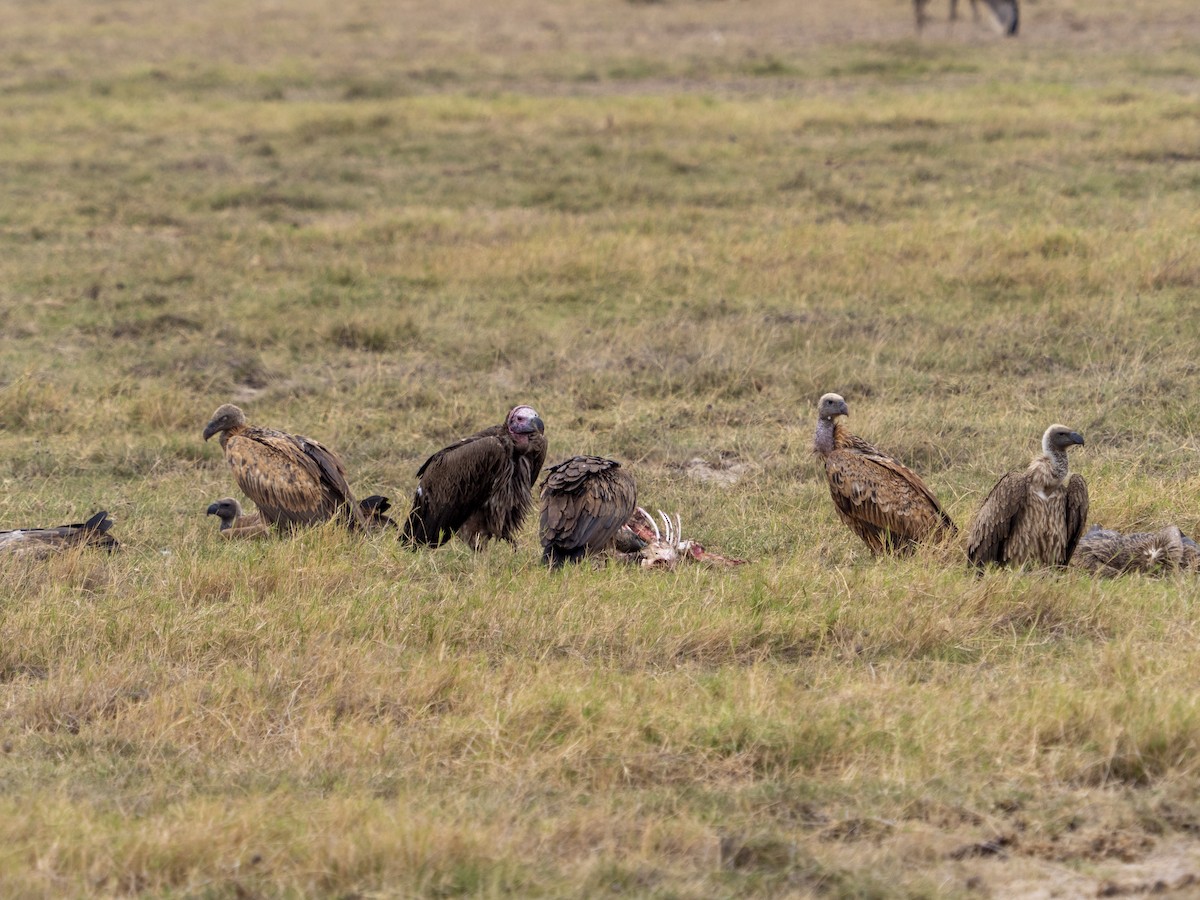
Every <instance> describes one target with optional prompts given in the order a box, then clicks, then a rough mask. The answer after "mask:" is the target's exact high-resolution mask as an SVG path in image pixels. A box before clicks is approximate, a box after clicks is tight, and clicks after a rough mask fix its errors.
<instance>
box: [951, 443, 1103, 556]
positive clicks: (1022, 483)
mask: <svg viewBox="0 0 1200 900" xmlns="http://www.w3.org/2000/svg"><path fill="white" fill-rule="evenodd" d="M1076 444H1079V445H1080V446H1083V437H1082V435H1080V434H1079V432H1077V431H1072V430H1071V429H1070V428H1067V427H1066V426H1065V425H1051V426H1050V427H1049V428H1047V429H1046V433H1045V434H1044V435H1043V436H1042V453H1041V455H1040V456H1038V457H1036V458H1035V459H1034V460H1033V462H1031V463H1030V464H1029V468H1027V469H1025V470H1024V471H1017V472H1009V473H1008V474H1007V475H1005V476H1004V477H1003V478H1001V479H1000V480H999V481H998V482H996V486H995V487H994V488H992V491H991V493H990V494H988V495H987V499H986V500H984V501H983V505H982V506H980V507H979V514H978V515H976V517H975V523H974V524H973V525H972V526H971V533H970V535H969V536H968V537H967V558H968V559H969V560H970V561H971V562H972V563H974V564H975V565H977V566H984V565H987V564H988V563H997V564H999V565H1002V566H1003V565H1007V564H1009V563H1015V564H1017V565H1021V564H1022V563H1034V564H1035V565H1043V566H1065V565H1066V564H1067V563H1068V562H1070V561H1071V554H1072V553H1073V552H1074V551H1075V545H1076V544H1078V543H1079V538H1080V537H1081V536H1082V535H1083V526H1084V523H1085V522H1086V521H1087V511H1088V493H1087V484H1086V482H1084V480H1083V478H1081V477H1080V476H1078V475H1071V474H1070V473H1069V472H1068V471H1067V448H1068V447H1072V446H1074V445H1076Z"/></svg>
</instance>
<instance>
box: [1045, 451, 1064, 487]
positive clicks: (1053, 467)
mask: <svg viewBox="0 0 1200 900" xmlns="http://www.w3.org/2000/svg"><path fill="white" fill-rule="evenodd" d="M1046 458H1047V459H1048V460H1050V471H1052V472H1053V473H1054V477H1055V478H1057V479H1058V480H1059V481H1065V480H1066V477H1067V451H1066V450H1061V449H1054V450H1047V451H1046Z"/></svg>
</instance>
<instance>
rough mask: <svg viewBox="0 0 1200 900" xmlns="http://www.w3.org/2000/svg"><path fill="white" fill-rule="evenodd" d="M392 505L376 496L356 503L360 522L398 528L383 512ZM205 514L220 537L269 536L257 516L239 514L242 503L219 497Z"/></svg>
mask: <svg viewBox="0 0 1200 900" xmlns="http://www.w3.org/2000/svg"><path fill="white" fill-rule="evenodd" d="M391 506H392V503H391V501H390V500H388V498H387V497H381V496H379V495H378V494H376V495H374V496H371V497H367V498H366V499H365V500H360V501H359V502H358V511H359V512H360V513H361V514H362V517H363V522H364V523H365V525H366V527H367V528H368V529H371V530H374V529H378V528H389V527H390V528H398V527H399V526H398V525H397V524H396V523H395V521H393V520H392V519H391V518H390V517H389V516H387V515H385V513H386V512H387V511H388V510H389V509H390V508H391ZM207 512H208V515H210V516H216V517H217V519H218V520H219V521H220V523H221V527H220V529H219V531H218V533H219V534H220V535H221V537H223V538H229V539H233V538H259V537H266V536H267V535H268V534H270V533H271V528H270V526H269V525H267V523H266V522H264V521H263V518H262V516H261V515H260V514H259V513H256V512H255V513H250V514H248V515H247V514H246V513H243V512H242V504H240V503H238V502H237V500H235V499H234V498H233V497H222V498H221V499H220V500H214V501H213V502H212V503H210V504H209V507H208V511H207Z"/></svg>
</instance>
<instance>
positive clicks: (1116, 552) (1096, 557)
mask: <svg viewBox="0 0 1200 900" xmlns="http://www.w3.org/2000/svg"><path fill="white" fill-rule="evenodd" d="M1071 565H1072V566H1078V567H1080V568H1082V569H1086V570H1087V571H1089V572H1091V573H1093V574H1095V575H1107V576H1114V575H1123V574H1125V573H1126V572H1144V573H1146V574H1150V575H1158V574H1163V573H1167V572H1173V571H1177V570H1179V569H1186V570H1188V571H1193V572H1194V571H1196V570H1197V569H1198V568H1200V548H1198V547H1197V546H1196V542H1195V541H1193V540H1192V539H1191V538H1190V537H1188V536H1187V535H1185V534H1184V533H1183V532H1181V531H1180V530H1179V527H1178V526H1177V525H1168V526H1167V527H1166V528H1160V529H1159V530H1158V531H1138V532H1134V533H1132V534H1122V533H1121V532H1119V531H1113V530H1112V529H1110V528H1101V527H1100V526H1099V525H1093V526H1092V527H1091V528H1089V529H1088V530H1087V534H1085V535H1084V536H1083V537H1081V538H1080V539H1079V544H1078V545H1077V546H1076V547H1075V553H1074V554H1073V555H1072V556H1071Z"/></svg>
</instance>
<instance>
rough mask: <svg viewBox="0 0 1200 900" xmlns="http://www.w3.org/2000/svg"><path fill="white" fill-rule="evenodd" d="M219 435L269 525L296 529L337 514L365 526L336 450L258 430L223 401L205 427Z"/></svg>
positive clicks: (232, 465)
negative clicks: (223, 403)
mask: <svg viewBox="0 0 1200 900" xmlns="http://www.w3.org/2000/svg"><path fill="white" fill-rule="evenodd" d="M214 434H220V435H221V449H222V450H224V451H225V459H226V461H227V462H228V463H229V466H230V468H231V469H233V475H234V478H235V479H236V480H237V483H238V487H240V488H241V489H242V491H243V492H244V493H245V494H246V496H247V497H249V498H250V499H251V500H253V501H254V503H255V505H256V506H257V507H258V515H260V516H261V517H262V521H263V522H265V523H266V524H268V525H275V526H277V527H281V528H294V527H297V526H300V525H316V524H319V523H321V522H325V521H327V520H329V519H333V518H337V519H340V520H341V521H343V522H345V523H346V524H347V525H349V526H350V527H352V528H360V527H362V526H363V524H364V523H363V518H362V513H361V512H360V511H359V507H358V503H357V502H356V501H355V499H354V494H353V492H352V491H351V490H350V484H349V483H348V482H347V480H346V469H345V466H343V465H342V461H341V459H339V458H338V456H337V454H336V453H334V452H333V451H332V450H330V449H328V448H327V447H325V446H323V445H322V444H320V443H318V442H317V441H314V440H313V439H312V438H307V437H303V436H302V435H298V434H287V433H286V432H283V431H275V430H274V429H271V428H260V427H259V426H257V425H250V424H248V423H247V422H246V414H245V413H243V412H242V411H241V410H240V409H238V408H237V407H236V406H234V405H233V404H232V403H226V404H225V405H224V406H221V407H219V408H218V409H217V411H216V412H215V413H213V416H212V420H211V421H210V422H209V423H208V425H206V426H205V428H204V439H205V440H206V441H207V440H208V439H209V438H210V437H212V436H213V435H214Z"/></svg>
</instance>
